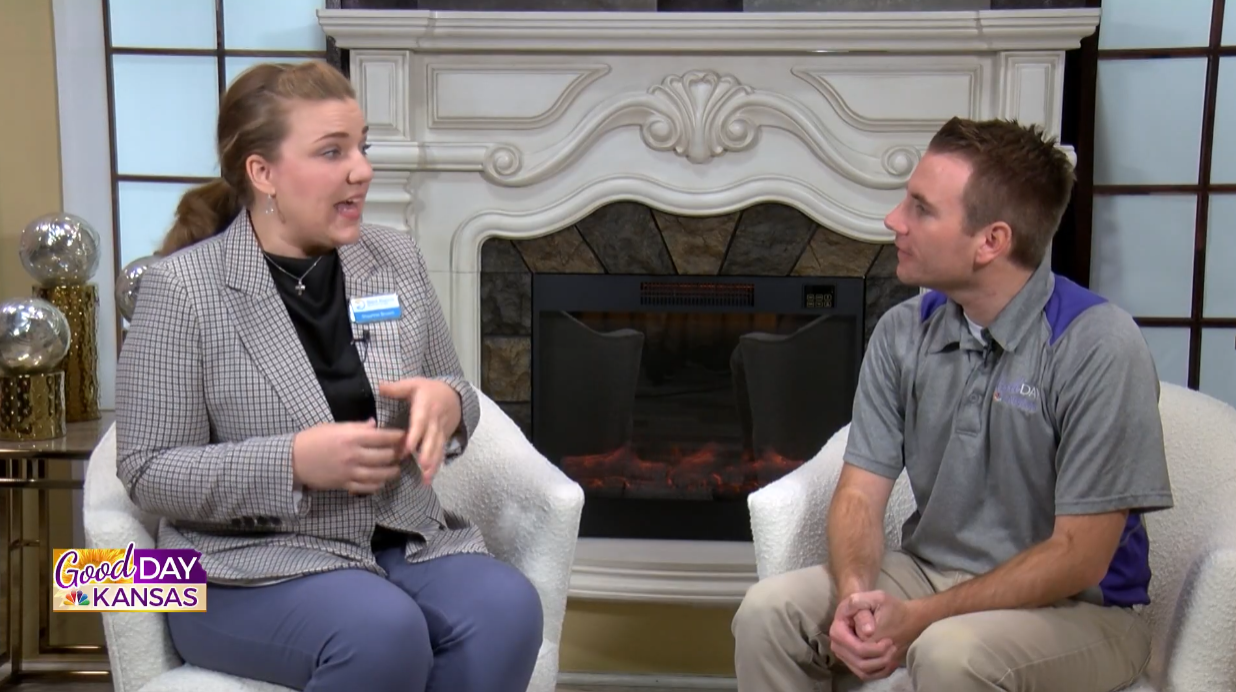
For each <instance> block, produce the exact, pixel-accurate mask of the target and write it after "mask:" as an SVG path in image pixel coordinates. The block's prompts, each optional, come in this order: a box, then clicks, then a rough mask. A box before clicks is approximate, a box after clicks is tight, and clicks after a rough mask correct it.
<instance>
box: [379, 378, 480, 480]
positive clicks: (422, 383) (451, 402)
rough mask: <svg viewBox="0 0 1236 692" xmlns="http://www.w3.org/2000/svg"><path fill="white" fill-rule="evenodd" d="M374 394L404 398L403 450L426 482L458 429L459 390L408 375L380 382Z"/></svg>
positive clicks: (460, 410)
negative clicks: (405, 429)
mask: <svg viewBox="0 0 1236 692" xmlns="http://www.w3.org/2000/svg"><path fill="white" fill-rule="evenodd" d="M378 394H380V395H382V396H384V397H387V398H389V399H405V400H407V401H408V403H409V405H410V408H411V413H410V414H409V418H408V432H407V436H406V437H405V438H404V446H403V453H404V454H405V455H415V457H416V462H417V464H418V465H419V466H420V467H421V476H422V478H423V479H424V483H425V485H429V484H430V483H432V482H433V477H434V474H436V473H437V472H438V469H439V468H441V467H442V462H443V460H444V459H445V458H446V443H447V442H448V441H449V440H450V439H451V436H452V435H454V434H455V431H456V430H458V429H459V420H460V418H461V416H462V415H463V410H462V408H461V406H460V402H459V393H458V392H456V391H455V390H454V388H452V387H451V386H450V385H448V384H446V383H445V382H442V381H441V380H434V379H429V378H427V377H412V378H409V379H406V380H399V381H398V382H382V383H380V384H379V385H378Z"/></svg>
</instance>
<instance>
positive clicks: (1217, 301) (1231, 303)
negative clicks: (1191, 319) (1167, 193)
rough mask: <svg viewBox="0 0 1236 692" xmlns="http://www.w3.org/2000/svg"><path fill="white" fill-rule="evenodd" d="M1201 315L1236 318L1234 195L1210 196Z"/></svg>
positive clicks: (1235, 216)
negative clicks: (1204, 293)
mask: <svg viewBox="0 0 1236 692" xmlns="http://www.w3.org/2000/svg"><path fill="white" fill-rule="evenodd" d="M1207 221H1208V222H1209V224H1210V227H1209V228H1208V229H1207V230H1206V295H1205V297H1204V300H1203V302H1202V315H1203V316H1204V317H1236V263H1234V261H1236V195H1214V196H1212V197H1211V198H1210V214H1209V216H1207Z"/></svg>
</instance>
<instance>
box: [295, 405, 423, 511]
mask: <svg viewBox="0 0 1236 692" xmlns="http://www.w3.org/2000/svg"><path fill="white" fill-rule="evenodd" d="M403 435H404V434H403V431H402V430H398V429H393V428H379V427H378V426H377V423H375V422H374V420H373V419H370V420H368V421H367V422H364V423H322V424H320V425H315V426H313V427H312V428H309V429H308V430H303V431H301V432H299V433H297V434H296V436H295V437H293V438H292V477H293V478H294V479H295V480H296V482H298V483H300V484H301V485H303V486H305V487H306V488H310V489H313V490H347V491H348V492H350V493H352V494H354V495H367V494H371V493H375V492H377V491H378V490H380V489H381V488H382V486H384V485H386V483H387V482H389V481H390V480H391V479H393V478H395V477H397V476H398V475H399V473H400V470H401V469H400V465H399V460H400V459H402V458H403V456H404V453H403V444H402V443H403Z"/></svg>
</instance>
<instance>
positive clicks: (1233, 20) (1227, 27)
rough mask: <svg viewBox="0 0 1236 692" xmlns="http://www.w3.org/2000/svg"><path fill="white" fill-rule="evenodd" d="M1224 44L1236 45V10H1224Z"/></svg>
mask: <svg viewBox="0 0 1236 692" xmlns="http://www.w3.org/2000/svg"><path fill="white" fill-rule="evenodd" d="M1223 45H1225V46H1233V45H1236V12H1229V11H1228V10H1227V8H1226V7H1225V8H1224V10H1223Z"/></svg>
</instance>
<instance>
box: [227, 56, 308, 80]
mask: <svg viewBox="0 0 1236 692" xmlns="http://www.w3.org/2000/svg"><path fill="white" fill-rule="evenodd" d="M309 59H310V58H225V59H224V60H225V62H224V65H225V68H224V69H225V73H224V77H225V78H226V79H227V83H228V86H231V84H232V81H233V80H235V79H236V78H237V77H239V76H240V73H241V72H244V71H245V70H247V69H249V68H250V67H253V66H254V65H258V64H260V63H264V62H304V61H306V60H309Z"/></svg>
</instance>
